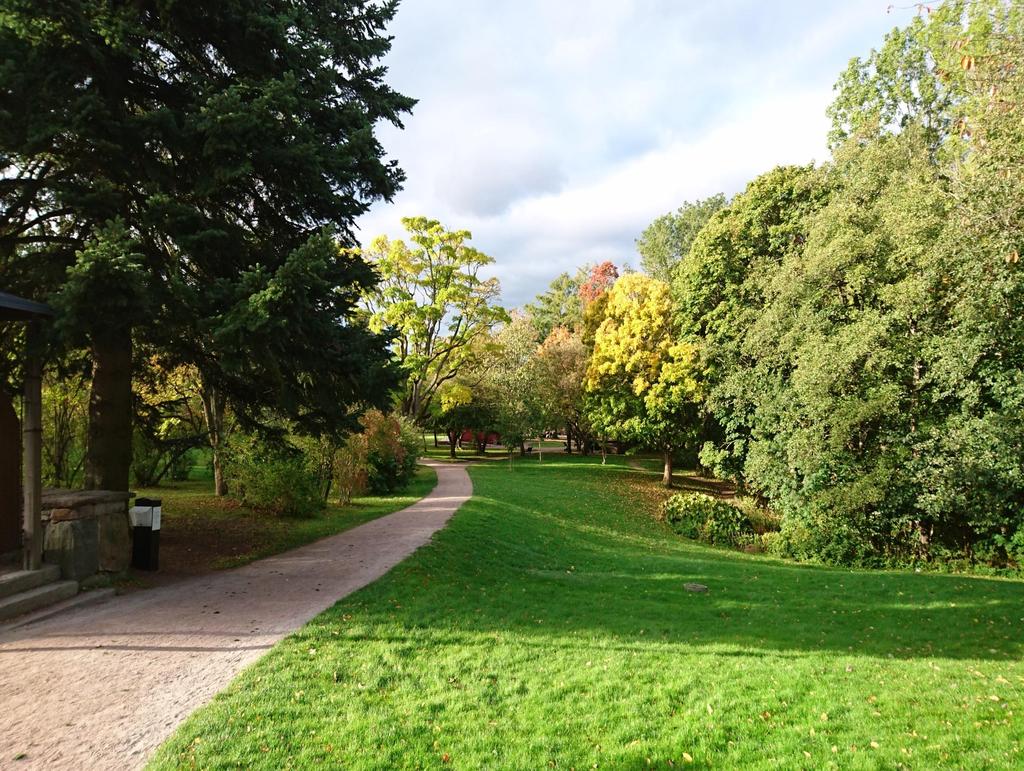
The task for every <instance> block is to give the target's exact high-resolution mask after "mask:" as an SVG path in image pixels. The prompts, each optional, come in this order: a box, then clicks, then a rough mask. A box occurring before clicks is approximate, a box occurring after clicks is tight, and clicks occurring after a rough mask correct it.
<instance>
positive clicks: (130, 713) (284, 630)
mask: <svg viewBox="0 0 1024 771" xmlns="http://www.w3.org/2000/svg"><path fill="white" fill-rule="evenodd" d="M426 465H429V466H431V467H432V468H434V469H435V471H436V472H437V477H438V484H437V487H435V488H434V490H433V492H431V493H430V494H429V495H427V496H426V497H425V498H423V499H422V500H420V501H418V502H417V503H414V504H413V505H412V506H409V507H408V508H406V509H402V510H401V511H398V512H395V513H394V514H389V515H387V516H384V517H380V518H379V519H375V520H373V521H371V522H367V523H366V524H364V525H360V526H358V527H355V528H352V529H351V530H347V531H345V532H344V533H340V534H338V535H334V536H330V537H329V538H325V539H323V540H321V541H317V542H316V543H313V544H309V545H308V546H303V547H301V548H298V549H294V550H292V551H289V552H286V553H284V554H280V555H277V556H275V557H269V558H267V559H263V560H260V561H258V562H253V563H251V564H249V565H246V566H245V567H241V568H238V569H235V570H231V571H225V572H222V573H216V574H213V575H208V576H202V577H197V578H194V579H190V580H187V581H182V582H181V583H177V584H172V585H168V586H163V587H160V588H157V589H153V590H150V591H145V592H138V593H135V594H130V595H127V596H124V597H119V598H117V599H115V600H111V601H110V602H107V603H105V604H103V605H98V606H94V607H92V608H83V609H81V610H78V611H72V612H70V613H68V614H66V615H61V616H57V617H54V618H51V619H49V620H46V621H40V622H39V623H37V624H31V625H28V626H25V627H22V628H20V629H17V630H14V631H12V632H8V633H6V634H3V635H0V768H18V769H23V768H33V769H36V768H40V769H41V768H46V769H57V768H62V769H63V768H67V769H94V768H95V769H131V768H138V767H141V766H142V765H143V764H144V763H145V761H146V759H147V758H148V757H149V755H150V753H152V751H153V750H154V749H155V748H156V747H157V746H158V745H159V744H160V743H161V742H162V741H163V740H164V739H166V738H167V737H168V736H169V735H170V734H171V732H172V731H173V730H174V729H175V728H176V727H177V726H178V724H179V723H181V721H182V720H184V719H185V717H186V716H188V714H189V713H191V712H192V711H193V710H195V709H196V708H197V707H199V706H201V705H202V704H204V703H206V702H207V701H209V700H210V699H211V698H212V697H213V696H214V694H216V693H217V692H218V691H220V690H222V689H223V688H224V687H225V686H226V685H227V684H228V683H229V682H230V681H231V680H232V678H234V676H235V675H236V674H238V672H239V671H240V670H241V669H242V668H243V667H245V666H246V665H248V664H250V663H252V662H253V661H255V660H256V659H257V658H259V657H260V656H261V655H262V654H263V653H264V652H265V651H267V650H268V649H269V648H270V647H271V646H272V645H274V643H276V642H277V641H278V640H280V639H282V638H283V637H285V636H286V635H288V634H290V633H291V632H293V631H295V630H296V629H298V628H299V627H300V626H302V625H303V624H304V623H305V622H306V621H308V620H309V619H311V618H312V617H313V616H315V615H316V614H317V613H319V612H320V611H322V610H324V609H325V608H328V607H330V606H331V605H333V604H334V603H335V602H336V601H337V600H339V599H340V598H342V597H344V596H345V595H347V594H349V593H351V592H354V591H355V590H356V589H359V588H361V587H363V586H366V585H367V584H368V583H370V582H372V581H374V580H376V579H377V578H380V576H382V575H384V574H385V573H386V572H387V571H388V570H390V569H391V568H392V567H394V566H395V565H396V564H398V563H399V562H401V561H402V560H403V559H405V558H406V557H407V556H409V555H410V554H412V552H414V551H415V550H416V549H417V548H419V547H420V546H422V545H424V544H425V543H427V542H428V541H429V540H430V538H431V536H432V535H433V534H434V533H435V532H437V531H438V530H439V529H440V528H442V527H443V526H444V525H445V523H446V522H447V521H448V519H449V518H450V517H451V516H452V514H454V513H455V510H456V509H457V508H458V507H459V506H460V505H461V504H462V503H463V502H464V501H466V500H467V499H468V498H469V497H470V495H471V494H472V492H473V486H472V484H471V483H470V481H469V475H468V474H467V473H466V469H465V468H464V467H462V466H458V465H449V464H443V463H430V462H428V463H427V464H426ZM19 757H20V760H18V761H17V762H14V761H15V758H19Z"/></svg>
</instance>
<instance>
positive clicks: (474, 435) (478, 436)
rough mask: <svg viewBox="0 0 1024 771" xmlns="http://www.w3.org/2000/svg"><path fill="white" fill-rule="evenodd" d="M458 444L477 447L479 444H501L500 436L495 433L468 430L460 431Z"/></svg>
mask: <svg viewBox="0 0 1024 771" xmlns="http://www.w3.org/2000/svg"><path fill="white" fill-rule="evenodd" d="M459 443H460V444H463V445H472V446H474V447H479V446H480V445H481V444H501V435H500V434H498V433H497V432H496V431H488V432H484V431H473V430H472V429H470V428H465V429H463V430H462V436H461V437H459Z"/></svg>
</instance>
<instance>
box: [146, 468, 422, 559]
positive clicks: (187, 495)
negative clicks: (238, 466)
mask: <svg viewBox="0 0 1024 771" xmlns="http://www.w3.org/2000/svg"><path fill="white" fill-rule="evenodd" d="M436 484H437V474H435V473H434V471H433V469H430V468H427V467H425V466H419V467H417V469H416V475H415V477H414V478H413V481H412V483H411V484H410V485H409V487H407V488H406V489H405V490H401V491H399V492H397V493H395V494H392V495H382V496H365V497H361V498H356V499H354V500H353V501H352V502H351V503H348V504H346V505H344V506H343V505H340V504H338V503H337V502H336V501H332V502H330V503H329V504H328V505H327V507H326V508H325V509H324V510H323V512H321V513H319V514H317V515H316V516H313V517H280V516H275V515H273V514H267V513H263V512H259V511H254V510H253V509H250V508H248V507H246V506H243V505H241V504H239V503H238V502H237V501H235V500H233V499H231V498H217V497H216V496H215V495H214V494H213V482H212V480H210V479H199V480H191V481H188V482H175V483H169V484H167V485H164V486H161V487H156V488H141V489H138V490H137V493H138V495H139V496H142V497H155V498H160V499H161V501H162V504H163V507H162V509H163V517H162V518H163V527H162V532H161V547H160V548H161V563H162V565H165V566H166V569H169V570H172V571H174V570H178V571H181V572H186V573H191V572H203V571H204V570H209V569H218V568H227V567H235V566H237V565H244V564H245V563H247V562H252V561H253V560H255V559H259V558H261V557H266V556H269V555H271V554H277V553H279V552H282V551H286V550H288V549H293V548H295V547H297V546H302V545H303V544H307V543H310V542H312V541H316V540H318V539H320V538H324V537H326V536H329V535H334V534H335V533H340V532H342V531H343V530H348V529H349V528H351V527H355V526H356V525H361V524H363V523H364V522H369V521H370V520H371V519H376V518H377V517H380V516H383V515H385V514H390V513H391V512H393V511H398V510H399V509H403V508H405V507H406V506H408V505H410V504H412V503H415V502H416V501H418V500H419V499H420V498H422V497H423V496H424V495H426V494H427V493H428V492H430V491H431V490H432V489H433V488H434V485H436Z"/></svg>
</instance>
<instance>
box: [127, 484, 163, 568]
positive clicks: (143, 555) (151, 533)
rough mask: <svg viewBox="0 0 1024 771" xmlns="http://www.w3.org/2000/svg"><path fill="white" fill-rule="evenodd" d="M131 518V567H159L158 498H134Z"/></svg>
mask: <svg viewBox="0 0 1024 771" xmlns="http://www.w3.org/2000/svg"><path fill="white" fill-rule="evenodd" d="M131 520H132V567H133V568H138V569H139V570H157V569H158V568H159V567H160V499H159V498H136V499H135V505H134V506H132V508H131Z"/></svg>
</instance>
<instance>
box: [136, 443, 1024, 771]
mask: <svg viewBox="0 0 1024 771" xmlns="http://www.w3.org/2000/svg"><path fill="white" fill-rule="evenodd" d="M623 462H624V461H623V460H622V459H609V464H610V465H608V466H604V467H602V466H600V465H598V464H599V463H600V460H599V459H580V458H563V457H559V458H557V459H552V461H551V462H550V463H549V462H547V461H545V462H544V463H535V462H533V463H527V462H523V463H520V464H518V465H517V466H516V468H515V471H513V472H510V471H509V470H508V468H507V466H505V465H504V464H483V465H479V466H476V467H473V468H472V469H471V475H472V477H473V483H474V488H475V492H476V495H475V497H474V498H473V499H472V501H471V502H469V503H468V504H466V505H465V506H464V507H463V509H462V510H461V511H460V512H459V513H458V514H457V515H456V516H455V518H454V519H453V520H452V522H451V523H450V525H449V526H448V527H447V529H445V530H444V531H442V532H441V533H439V534H438V535H437V536H436V537H435V540H434V542H433V543H432V544H431V545H430V546H428V547H426V548H424V549H422V550H420V551H419V552H417V553H416V554H415V555H414V556H413V557H412V558H410V559H409V560H407V561H406V562H404V563H402V564H401V565H400V566H399V567H397V568H396V569H394V570H393V571H391V573H389V574H388V575H387V576H385V577H384V578H382V579H381V580H379V581H377V582H376V583H374V584H372V585H371V586H369V587H367V588H365V589H363V590H361V591H360V592H357V593H356V594H354V595H352V596H350V597H348V598H347V599H345V600H343V601H342V602H340V603H338V604H337V605H336V606H335V607H334V608H332V609H330V610H328V611H327V612H325V613H323V614H322V615H320V616H319V617H317V618H316V619H314V620H313V621H312V622H310V623H309V624H308V625H307V626H306V627H304V628H303V629H302V630H301V631H300V632H298V633H297V634H295V635H293V636H292V637H290V638H288V639H287V640H285V641H284V642H282V643H281V644H280V645H279V646H277V647H276V648H275V649H274V650H273V651H272V652H271V653H270V654H269V655H267V656H266V657H264V658H263V659H262V660H261V661H259V662H258V663H257V664H255V665H254V666H253V667H251V668H249V669H248V670H247V671H245V672H244V673H243V674H242V675H241V676H240V677H239V678H238V679H237V680H236V681H235V682H234V684H233V685H232V686H231V687H230V688H229V689H228V690H227V691H226V692H225V693H223V694H222V695H220V696H218V697H217V698H216V699H215V700H214V701H213V702H212V703H211V704H210V705H209V706H207V707H206V708H204V709H201V710H200V711H199V712H198V713H196V714H195V715H194V716H192V717H191V718H190V719H189V720H188V721H187V722H186V723H185V724H184V725H183V726H182V727H181V728H180V730H178V732H177V733H176V734H175V735H174V737H173V738H172V739H171V740H170V741H169V742H168V743H167V744H166V745H164V746H163V747H162V748H161V749H160V751H159V752H158V754H157V755H156V757H155V758H154V759H153V761H152V767H153V768H158V769H162V768H192V767H197V768H254V767H255V768H275V769H276V768H309V769H313V768H349V767H352V768H419V767H425V768H434V767H438V768H440V767H444V766H446V765H450V766H451V767H454V768H467V769H468V768H510V769H534V768H545V767H553V768H564V769H571V768H575V769H583V768H595V767H597V768H627V769H629V768H648V767H654V766H656V767H661V768H667V767H671V766H684V765H685V766H691V767H711V766H714V767H717V768H729V767H736V766H745V767H756V768H787V769H788V768H808V769H817V768H897V767H906V768H922V769H924V768H938V767H947V768H972V769H973V768H1009V767H1022V766H1024V754H1022V743H1024V726H1022V722H1021V720H1022V717H1024V715H1022V709H1024V704H1022V696H1024V663H1022V660H1021V654H1022V651H1024V582H1021V581H1012V580H1007V579H991V578H970V577H957V576H948V575H936V574H914V573H901V572H863V571H850V570H841V569H828V568H822V567H815V566H797V565H793V564H788V563H784V562H779V561H774V560H770V559H766V558H763V557H759V556H752V555H745V554H741V553H738V552H729V551H722V550H716V549H712V548H707V547H703V546H700V545H697V544H694V543H690V542H687V541H684V540H682V539H680V538H678V537H676V536H674V535H672V534H671V533H670V532H669V531H668V529H667V528H666V527H665V526H664V525H663V524H662V523H659V522H656V521H655V520H654V519H653V518H652V517H651V511H650V510H649V509H650V508H651V507H653V505H654V504H653V499H654V493H653V489H654V486H655V485H656V480H654V479H652V478H651V476H650V475H646V474H643V473H641V472H637V471H635V470H628V469H625V468H623V467H622V466H620V465H618V464H620V463H623ZM690 581H695V582H700V583H703V584H706V585H708V586H709V587H710V592H708V593H706V594H692V593H689V592H687V591H685V590H684V588H683V584H684V583H685V582H690Z"/></svg>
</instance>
